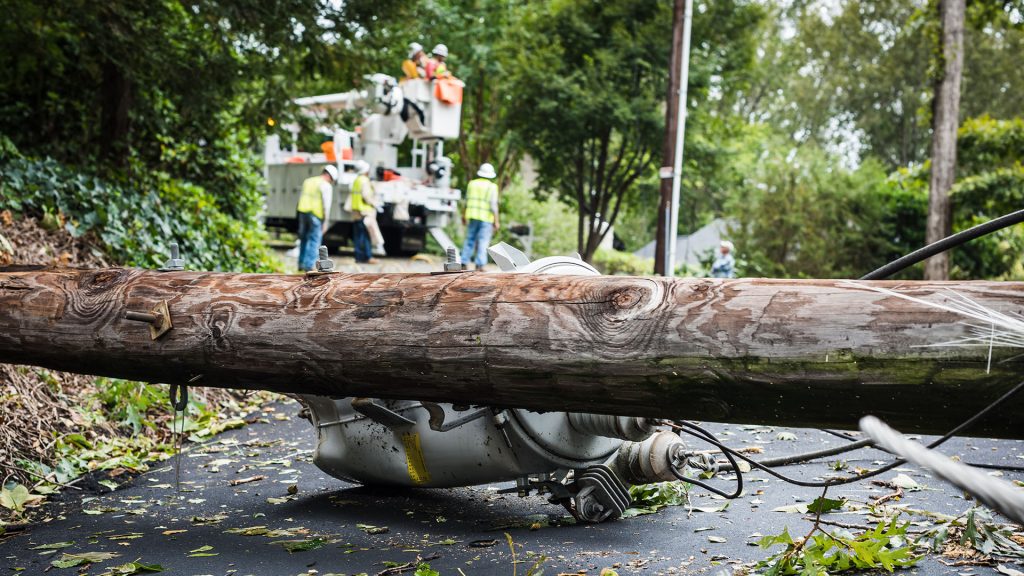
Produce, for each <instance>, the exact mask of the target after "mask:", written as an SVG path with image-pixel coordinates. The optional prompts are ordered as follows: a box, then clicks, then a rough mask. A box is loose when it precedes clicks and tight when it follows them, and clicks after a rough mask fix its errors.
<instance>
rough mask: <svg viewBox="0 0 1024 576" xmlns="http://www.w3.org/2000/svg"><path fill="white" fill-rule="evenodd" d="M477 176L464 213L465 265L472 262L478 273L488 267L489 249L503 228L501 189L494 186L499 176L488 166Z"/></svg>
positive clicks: (468, 194)
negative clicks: (499, 191) (497, 233)
mask: <svg viewBox="0 0 1024 576" xmlns="http://www.w3.org/2000/svg"><path fill="white" fill-rule="evenodd" d="M476 175H477V178H475V179H473V180H471V181H470V182H469V184H468V185H467V186H466V209H465V210H464V211H463V212H462V223H463V224H464V225H465V226H466V241H465V242H463V244H462V261H463V262H465V263H466V264H468V263H469V261H470V260H471V259H472V260H473V262H474V263H475V264H476V268H477V270H482V269H483V268H484V266H485V265H486V264H487V246H488V245H489V244H490V243H491V237H492V236H493V235H494V233H495V232H497V231H498V228H499V227H500V225H499V218H498V185H497V184H495V183H494V182H492V180H494V178H496V177H497V176H498V173H497V172H495V171H494V166H493V165H492V164H491V163H489V162H485V163H483V164H481V165H480V169H479V170H477V171H476ZM474 252H475V253H476V257H475V259H474V254H473V253H474Z"/></svg>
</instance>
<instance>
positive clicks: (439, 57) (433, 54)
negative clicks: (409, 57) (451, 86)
mask: <svg viewBox="0 0 1024 576" xmlns="http://www.w3.org/2000/svg"><path fill="white" fill-rule="evenodd" d="M447 59H448V47H447V46H445V45H444V44H438V45H437V46H434V49H433V50H431V51H430V59H428V60H427V65H426V66H425V67H424V71H425V72H426V76H427V80H434V79H435V78H450V77H451V75H452V73H451V72H449V71H448V65H447V64H445V62H444V61H445V60H447Z"/></svg>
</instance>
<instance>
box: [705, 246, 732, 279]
mask: <svg viewBox="0 0 1024 576" xmlns="http://www.w3.org/2000/svg"><path fill="white" fill-rule="evenodd" d="M733 249H734V247H733V245H732V242H729V241H728V240H722V243H721V244H720V245H719V247H718V256H717V257H716V258H715V261H714V263H712V264H711V276H713V277H715V278H735V277H736V259H735V258H733V256H732V251H733Z"/></svg>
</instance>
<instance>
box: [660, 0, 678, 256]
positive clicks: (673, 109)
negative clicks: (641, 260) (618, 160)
mask: <svg viewBox="0 0 1024 576" xmlns="http://www.w3.org/2000/svg"><path fill="white" fill-rule="evenodd" d="M685 8H686V0H675V3H674V5H673V8H672V57H671V58H670V59H669V65H668V95H667V96H666V97H665V139H664V141H663V143H662V145H661V158H662V160H661V165H662V166H672V165H674V163H675V157H676V150H675V144H676V130H678V129H679V127H678V124H679V123H678V122H677V120H678V116H679V90H680V86H679V60H680V59H681V58H682V57H683V12H684V11H685ZM659 176H660V177H661V187H660V200H659V202H658V222H657V230H658V231H657V232H656V234H657V235H656V236H655V238H654V273H655V274H657V275H659V276H664V275H665V274H666V273H667V272H668V271H667V270H666V268H665V254H666V253H668V251H669V248H668V242H675V241H676V234H678V232H677V231H673V232H672V233H671V234H668V233H666V228H667V227H668V221H669V210H670V208H671V204H672V179H671V178H665V175H664V174H660V173H659ZM675 265H676V264H675V262H672V263H670V264H669V266H672V267H673V268H674V267H675Z"/></svg>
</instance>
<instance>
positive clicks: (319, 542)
mask: <svg viewBox="0 0 1024 576" xmlns="http://www.w3.org/2000/svg"><path fill="white" fill-rule="evenodd" d="M327 542H328V541H327V540H325V539H323V538H309V539H308V540H275V541H273V542H271V544H280V545H282V546H284V549H285V550H287V551H288V552H289V553H294V552H304V551H306V550H316V549H317V548H322V547H323V546H324V544H327Z"/></svg>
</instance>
